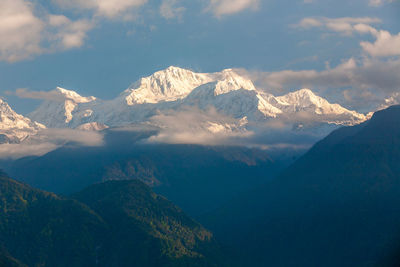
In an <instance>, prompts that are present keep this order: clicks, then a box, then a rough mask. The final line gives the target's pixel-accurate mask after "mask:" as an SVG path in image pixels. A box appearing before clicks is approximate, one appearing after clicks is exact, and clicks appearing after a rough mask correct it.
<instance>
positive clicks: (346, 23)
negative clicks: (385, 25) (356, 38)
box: [292, 17, 381, 35]
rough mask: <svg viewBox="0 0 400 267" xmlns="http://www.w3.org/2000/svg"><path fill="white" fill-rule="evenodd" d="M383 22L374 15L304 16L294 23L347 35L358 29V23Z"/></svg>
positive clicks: (298, 25)
mask: <svg viewBox="0 0 400 267" xmlns="http://www.w3.org/2000/svg"><path fill="white" fill-rule="evenodd" d="M377 23H381V20H380V19H379V18H374V17H360V18H353V17H343V18H327V17H307V18H303V19H302V20H301V21H300V22H299V23H297V24H295V25H292V26H293V27H295V28H302V29H311V28H322V29H326V30H330V31H334V32H338V33H342V34H346V35H351V34H353V33H354V32H356V31H357V29H356V27H355V26H356V25H357V24H366V25H372V24H377Z"/></svg>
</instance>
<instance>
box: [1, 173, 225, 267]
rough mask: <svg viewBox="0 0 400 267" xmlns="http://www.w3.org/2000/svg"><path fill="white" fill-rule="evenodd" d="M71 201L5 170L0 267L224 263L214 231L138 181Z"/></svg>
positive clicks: (116, 183) (89, 192)
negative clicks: (37, 187)
mask: <svg viewBox="0 0 400 267" xmlns="http://www.w3.org/2000/svg"><path fill="white" fill-rule="evenodd" d="M75 197H76V198H77V199H79V200H80V201H82V202H84V203H86V204H87V205H86V204H83V203H82V202H79V201H78V200H74V199H66V198H62V197H59V196H57V195H54V194H52V193H47V192H44V191H41V190H37V189H33V188H31V187H30V186H28V185H25V184H22V183H19V182H16V181H14V180H12V179H10V178H8V177H6V176H5V175H4V174H1V175H0V247H1V248H2V249H1V250H0V265H1V266H24V264H26V265H27V266H32V267H34V266H52V267H53V266H55V267H57V266H78V267H79V266H85V267H86V266H88V267H90V266H107V267H108V266H221V265H223V264H222V263H223V260H224V259H223V258H222V255H221V252H220V250H219V247H218V246H217V244H216V243H215V241H214V239H213V237H212V234H211V233H210V232H209V231H207V230H206V229H204V228H203V227H202V226H201V225H199V224H198V223H196V222H194V221H193V220H192V219H190V218H189V217H187V216H186V215H185V214H183V212H182V211H181V210H180V209H179V208H177V207H176V206H174V205H173V204H172V203H171V202H169V201H168V200H166V199H164V198H162V197H160V196H158V195H156V194H154V193H153V192H152V191H151V190H150V188H149V187H147V186H146V185H144V184H143V183H142V182H140V181H137V180H135V181H112V182H107V183H104V184H96V185H93V186H91V187H89V188H87V189H85V190H84V191H82V192H81V193H79V194H77V195H76V196H75Z"/></svg>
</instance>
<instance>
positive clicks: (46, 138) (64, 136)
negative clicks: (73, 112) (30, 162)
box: [0, 129, 104, 159]
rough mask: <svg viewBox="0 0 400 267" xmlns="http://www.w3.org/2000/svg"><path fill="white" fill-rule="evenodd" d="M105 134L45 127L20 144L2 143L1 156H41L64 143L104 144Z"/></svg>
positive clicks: (9, 157)
mask: <svg viewBox="0 0 400 267" xmlns="http://www.w3.org/2000/svg"><path fill="white" fill-rule="evenodd" d="M103 137H104V136H103V134H101V133H99V132H95V131H80V130H75V129H44V130H41V131H39V132H38V133H37V134H36V135H32V136H30V138H28V139H26V140H24V141H22V142H21V143H19V144H1V145H0V158H3V159H18V158H22V157H26V156H41V155H44V154H46V153H48V152H50V151H53V150H55V149H57V148H59V147H61V146H64V145H68V144H69V145H75V146H89V147H94V146H102V145H103V144H104V141H103Z"/></svg>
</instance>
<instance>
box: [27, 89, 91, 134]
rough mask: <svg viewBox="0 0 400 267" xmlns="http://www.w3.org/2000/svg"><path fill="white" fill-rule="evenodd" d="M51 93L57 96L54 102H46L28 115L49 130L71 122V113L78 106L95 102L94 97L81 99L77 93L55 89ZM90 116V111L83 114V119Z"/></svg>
mask: <svg viewBox="0 0 400 267" xmlns="http://www.w3.org/2000/svg"><path fill="white" fill-rule="evenodd" d="M51 93H53V95H55V96H57V97H56V98H55V100H46V101H44V102H43V104H42V105H40V106H39V108H38V109H36V110H35V111H33V112H32V113H30V114H28V116H29V117H30V118H31V119H32V120H35V121H39V122H41V123H43V124H44V125H46V126H47V127H50V128H56V127H60V128H63V127H65V125H68V123H69V122H70V121H71V120H72V118H73V115H72V113H73V112H74V111H75V110H76V108H77V107H78V105H79V104H83V103H90V102H93V101H95V100H96V98H95V97H94V96H89V97H83V96H81V95H79V94H78V93H76V92H74V91H71V90H67V89H64V88H61V87H57V88H56V89H54V90H53V91H52V92H51ZM89 115H91V110H90V109H88V110H86V111H85V112H84V114H83V117H85V116H89Z"/></svg>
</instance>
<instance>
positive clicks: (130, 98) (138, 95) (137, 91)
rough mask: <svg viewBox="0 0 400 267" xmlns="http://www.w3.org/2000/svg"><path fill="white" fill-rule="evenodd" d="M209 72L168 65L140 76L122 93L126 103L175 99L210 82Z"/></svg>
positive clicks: (211, 79)
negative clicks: (145, 75)
mask: <svg viewBox="0 0 400 267" xmlns="http://www.w3.org/2000/svg"><path fill="white" fill-rule="evenodd" d="M212 81H213V78H212V75H210V74H205V73H195V72H192V71H190V70H185V69H181V68H178V67H172V66H171V67H169V68H167V69H165V70H162V71H158V72H156V73H154V74H153V75H151V76H148V77H145V78H141V79H140V80H139V81H137V82H136V83H134V84H133V85H132V86H131V87H130V88H128V89H127V90H125V91H124V92H123V93H122V95H121V96H122V97H124V99H125V100H126V103H127V104H128V105H130V106H131V105H134V104H144V103H153V104H154V103H158V102H161V101H175V100H178V99H182V98H184V97H186V96H187V95H188V94H189V93H190V92H191V91H192V90H193V89H194V88H196V87H198V86H200V85H202V84H205V83H208V82H212Z"/></svg>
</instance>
